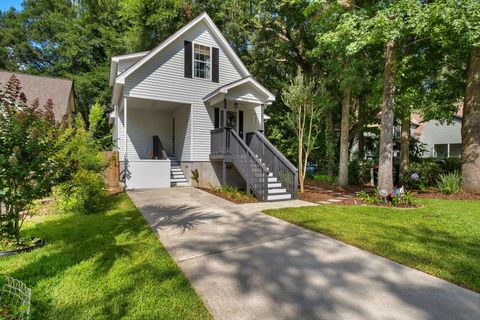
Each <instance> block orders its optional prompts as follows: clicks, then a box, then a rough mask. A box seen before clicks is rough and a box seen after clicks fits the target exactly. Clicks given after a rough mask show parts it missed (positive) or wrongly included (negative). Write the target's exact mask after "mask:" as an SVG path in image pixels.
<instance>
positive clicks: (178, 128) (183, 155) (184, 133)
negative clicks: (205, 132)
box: [170, 107, 192, 161]
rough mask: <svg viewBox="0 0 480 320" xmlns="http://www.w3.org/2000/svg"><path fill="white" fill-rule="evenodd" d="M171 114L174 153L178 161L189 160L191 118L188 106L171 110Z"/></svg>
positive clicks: (190, 154)
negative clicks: (173, 128) (173, 125)
mask: <svg viewBox="0 0 480 320" xmlns="http://www.w3.org/2000/svg"><path fill="white" fill-rule="evenodd" d="M172 116H173V117H175V155H176V156H177V159H178V160H179V161H191V160H192V145H191V138H192V119H191V110H190V107H183V108H178V109H176V110H175V111H173V113H172ZM170 121H171V120H170Z"/></svg>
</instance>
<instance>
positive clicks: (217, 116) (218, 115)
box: [214, 108, 220, 129]
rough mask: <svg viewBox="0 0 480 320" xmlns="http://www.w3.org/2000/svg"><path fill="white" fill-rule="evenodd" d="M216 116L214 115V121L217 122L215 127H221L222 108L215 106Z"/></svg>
mask: <svg viewBox="0 0 480 320" xmlns="http://www.w3.org/2000/svg"><path fill="white" fill-rule="evenodd" d="M214 114H215V116H214V118H215V119H214V122H215V129H217V128H219V127H220V109H218V108H215V113H214Z"/></svg>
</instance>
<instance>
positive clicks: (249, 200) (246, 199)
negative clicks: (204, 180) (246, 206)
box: [198, 187, 258, 204]
mask: <svg viewBox="0 0 480 320" xmlns="http://www.w3.org/2000/svg"><path fill="white" fill-rule="evenodd" d="M198 189H200V190H203V191H205V192H208V193H211V194H213V195H215V196H217V197H220V198H223V199H225V200H228V201H230V202H233V203H236V204H242V203H255V202H258V200H257V199H256V198H253V197H251V198H250V197H247V196H244V197H242V198H241V199H238V198H233V197H230V196H229V195H228V194H225V193H222V192H219V191H217V190H214V189H210V188H201V187H199V188H198Z"/></svg>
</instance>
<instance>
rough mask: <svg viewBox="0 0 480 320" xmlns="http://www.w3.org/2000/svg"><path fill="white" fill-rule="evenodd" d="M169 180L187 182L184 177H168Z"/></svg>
mask: <svg viewBox="0 0 480 320" xmlns="http://www.w3.org/2000/svg"><path fill="white" fill-rule="evenodd" d="M170 182H188V181H187V179H185V178H173V179H170Z"/></svg>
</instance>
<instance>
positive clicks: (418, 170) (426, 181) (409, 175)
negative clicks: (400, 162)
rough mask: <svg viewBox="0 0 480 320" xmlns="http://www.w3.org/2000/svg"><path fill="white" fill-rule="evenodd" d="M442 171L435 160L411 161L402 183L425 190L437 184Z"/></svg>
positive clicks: (411, 187) (403, 175)
mask: <svg viewBox="0 0 480 320" xmlns="http://www.w3.org/2000/svg"><path fill="white" fill-rule="evenodd" d="M440 172H441V169H440V166H439V165H438V164H437V163H435V162H430V161H423V162H414V163H410V164H409V165H408V166H407V167H406V168H405V170H404V172H403V174H402V183H403V184H404V185H405V186H406V187H408V188H410V189H416V190H418V189H420V190H423V189H426V188H427V187H428V186H432V185H434V184H435V182H436V177H437V175H438V174H439V173H440Z"/></svg>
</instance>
